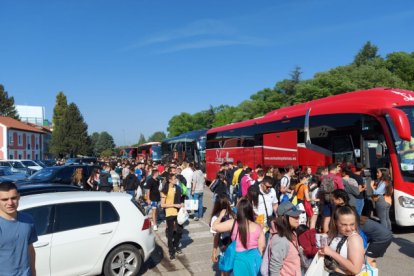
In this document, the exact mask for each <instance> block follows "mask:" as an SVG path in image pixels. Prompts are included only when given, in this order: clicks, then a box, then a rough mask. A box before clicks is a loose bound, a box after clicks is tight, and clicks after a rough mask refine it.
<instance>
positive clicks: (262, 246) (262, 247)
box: [256, 224, 266, 256]
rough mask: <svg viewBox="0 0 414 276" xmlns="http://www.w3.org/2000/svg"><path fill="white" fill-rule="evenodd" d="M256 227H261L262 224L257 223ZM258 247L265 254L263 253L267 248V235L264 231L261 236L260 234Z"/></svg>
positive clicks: (261, 253)
mask: <svg viewBox="0 0 414 276" xmlns="http://www.w3.org/2000/svg"><path fill="white" fill-rule="evenodd" d="M256 227H260V225H259V224H257V226H256ZM258 249H259V252H260V255H262V256H263V253H264V251H265V249H266V238H265V235H264V233H263V231H260V236H259V241H258Z"/></svg>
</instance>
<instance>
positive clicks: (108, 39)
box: [0, 0, 414, 145]
mask: <svg viewBox="0 0 414 276" xmlns="http://www.w3.org/2000/svg"><path fill="white" fill-rule="evenodd" d="M413 19H414V2H413V1H410V0H407V1H401V0H394V1H385V0H376V1H361V0H358V1H354V0H346V1H345V0H344V1H336V0H326V1H312V0H283V1H282V0H274V1H234V0H217V1H216V0H209V1H197V0H191V1H190V0H177V1H172V0H170V1H166V0H165V1H156V0H146V1H139V0H136V1H133V0H124V1H115V0H66V1H59V0H53V1H52V0H50V1H45V0H43V1H42V0H37V1H33V0H19V1H15V0H0V64H1V65H0V83H1V84H3V85H4V86H5V89H6V91H8V92H9V95H10V96H14V98H15V103H16V104H27V105H42V106H45V107H46V116H47V117H48V118H49V119H51V118H52V113H53V107H54V104H55V98H56V94H57V93H58V92H59V91H63V92H64V93H65V94H66V96H67V98H68V101H69V102H74V103H76V104H77V105H78V107H79V109H80V111H81V112H82V114H83V116H84V119H85V121H86V122H87V124H88V125H89V131H90V133H92V132H94V131H98V132H100V131H104V130H105V131H108V132H109V133H110V134H111V135H112V136H113V137H114V139H115V142H116V143H117V145H124V144H132V143H136V142H137V140H138V136H139V134H140V133H143V134H144V135H145V136H146V137H147V136H148V135H151V134H152V133H153V132H155V131H158V130H161V131H166V128H167V126H168V120H169V119H170V118H171V117H172V116H173V115H176V114H179V113H181V112H188V113H195V112H198V111H201V110H205V109H207V108H208V107H209V106H210V105H213V106H218V105H220V104H228V105H237V104H239V103H240V102H242V101H243V100H246V99H248V98H249V97H250V95H252V94H254V93H256V92H257V91H259V90H262V89H264V88H268V87H273V86H274V85H275V83H276V82H278V81H280V80H282V79H284V78H288V77H289V73H290V72H291V71H292V70H293V68H294V67H295V66H297V65H298V66H300V67H301V68H302V71H303V78H304V79H308V78H311V77H312V76H313V75H314V74H315V73H317V72H321V71H326V70H328V69H330V68H333V67H336V66H339V65H345V64H348V63H350V62H352V60H353V57H354V56H355V54H356V53H357V51H358V50H359V49H360V48H361V47H362V46H363V44H364V43H365V42H366V41H368V40H369V41H371V42H372V43H374V44H375V45H377V46H378V47H379V52H380V54H381V55H383V56H384V55H386V54H388V53H391V52H395V51H405V52H413V51H414V35H413V34H414V33H413V30H414V29H413V25H414V23H413V22H414V20H413Z"/></svg>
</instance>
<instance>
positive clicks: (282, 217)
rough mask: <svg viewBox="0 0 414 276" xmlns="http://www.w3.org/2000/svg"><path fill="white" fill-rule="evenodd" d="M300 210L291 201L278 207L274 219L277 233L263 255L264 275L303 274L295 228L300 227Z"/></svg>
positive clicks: (262, 271) (285, 275) (286, 275)
mask: <svg viewBox="0 0 414 276" xmlns="http://www.w3.org/2000/svg"><path fill="white" fill-rule="evenodd" d="M300 214H302V211H300V210H298V209H297V208H296V206H295V205H293V204H292V203H291V202H290V201H287V202H283V203H282V204H280V205H279V207H278V209H277V215H278V216H277V218H276V219H275V220H274V222H275V227H276V230H277V233H276V234H274V235H273V236H272V238H271V239H270V241H269V244H268V247H267V248H266V251H265V253H264V255H263V263H262V266H261V268H260V271H261V273H262V275H281V276H288V275H289V276H292V275H294V276H301V275H302V272H301V266H300V257H299V244H298V238H297V236H296V233H295V230H296V228H298V227H299V216H300Z"/></svg>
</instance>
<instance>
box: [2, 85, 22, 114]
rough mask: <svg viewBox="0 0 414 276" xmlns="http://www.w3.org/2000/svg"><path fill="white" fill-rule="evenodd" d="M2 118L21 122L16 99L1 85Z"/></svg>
mask: <svg viewBox="0 0 414 276" xmlns="http://www.w3.org/2000/svg"><path fill="white" fill-rule="evenodd" d="M0 116H5V117H11V118H14V119H16V120H20V118H19V115H18V114H17V111H16V108H15V106H14V98H13V97H9V94H8V93H7V92H6V91H5V90H4V86H3V85H1V84H0Z"/></svg>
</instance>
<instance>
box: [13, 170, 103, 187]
mask: <svg viewBox="0 0 414 276" xmlns="http://www.w3.org/2000/svg"><path fill="white" fill-rule="evenodd" d="M77 168H82V169H83V174H84V179H85V181H86V179H88V178H89V176H90V175H91V173H92V170H93V169H95V168H97V169H100V168H99V167H98V166H90V165H68V166H55V167H46V168H43V169H41V170H40V171H38V172H36V173H34V174H32V175H31V176H30V177H29V178H27V179H26V180H22V181H17V182H16V184H18V185H22V184H34V183H59V184H71V183H72V177H73V174H74V172H75V170H76V169H77Z"/></svg>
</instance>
